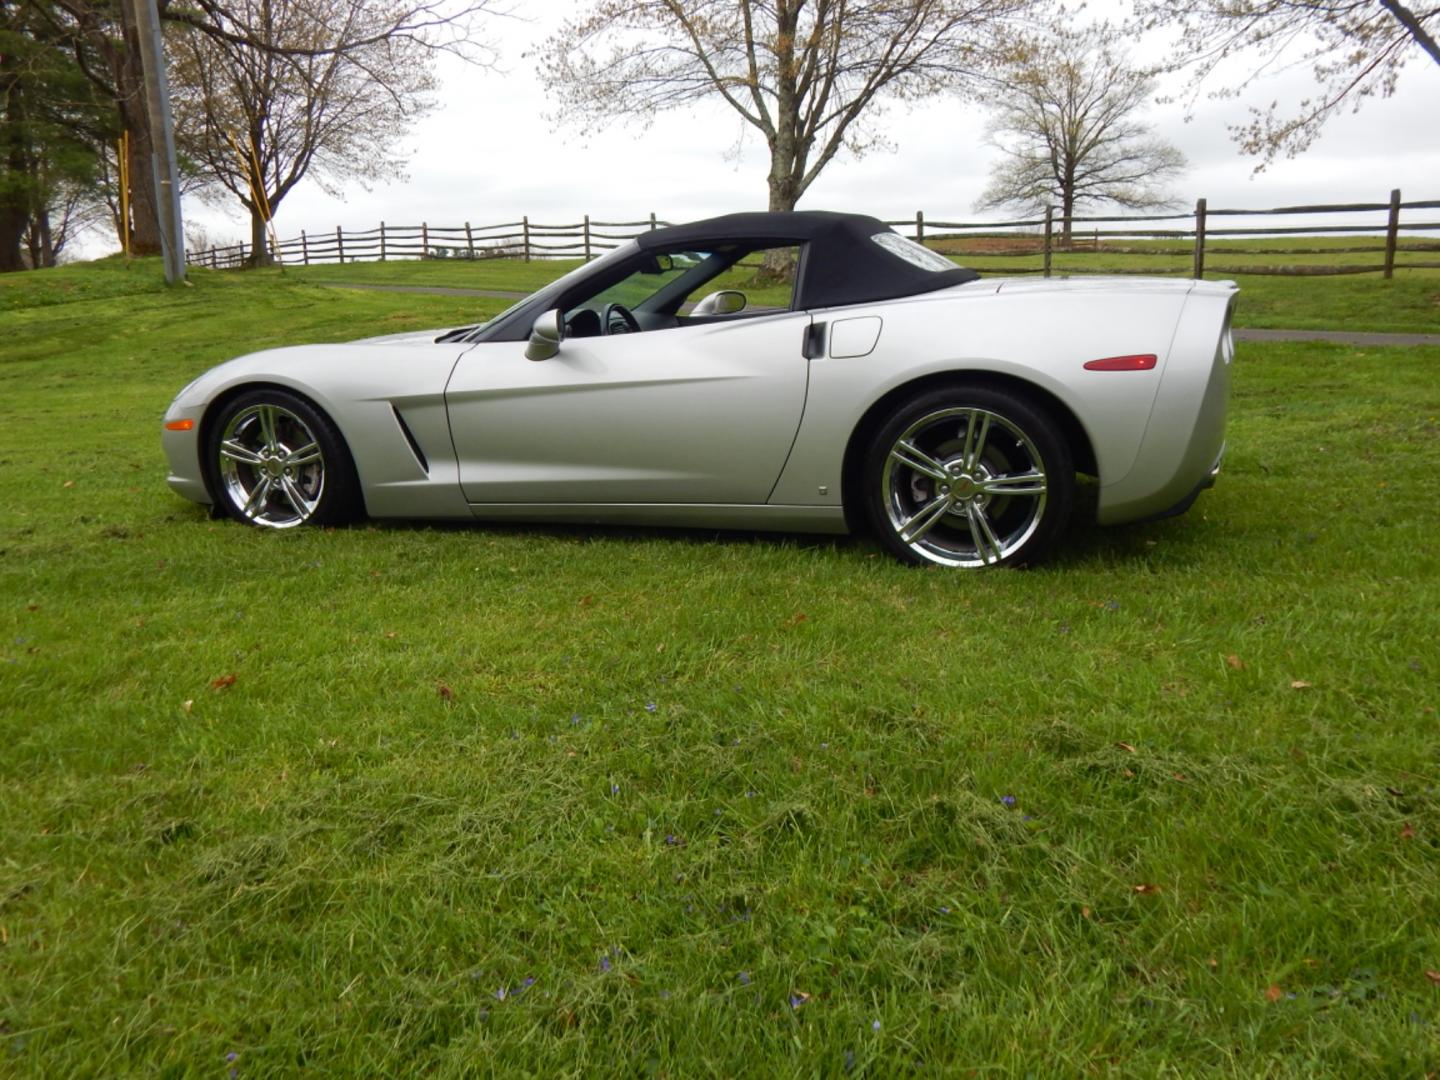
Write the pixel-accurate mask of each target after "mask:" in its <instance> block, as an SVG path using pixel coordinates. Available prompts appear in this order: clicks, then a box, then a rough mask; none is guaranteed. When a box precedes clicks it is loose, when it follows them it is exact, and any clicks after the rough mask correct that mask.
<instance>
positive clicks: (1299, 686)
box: [1290, 679, 1310, 690]
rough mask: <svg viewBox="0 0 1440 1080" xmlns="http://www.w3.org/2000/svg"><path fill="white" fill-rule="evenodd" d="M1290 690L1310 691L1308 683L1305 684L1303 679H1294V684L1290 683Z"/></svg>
mask: <svg viewBox="0 0 1440 1080" xmlns="http://www.w3.org/2000/svg"><path fill="white" fill-rule="evenodd" d="M1290 689H1291V690H1309V689H1310V684H1309V683H1308V682H1306V681H1305V680H1304V679H1296V680H1295V681H1294V682H1292V683H1291V684H1290Z"/></svg>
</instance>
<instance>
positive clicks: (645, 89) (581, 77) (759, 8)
mask: <svg viewBox="0 0 1440 1080" xmlns="http://www.w3.org/2000/svg"><path fill="white" fill-rule="evenodd" d="M1042 2H1043V0H598V2H595V3H593V4H592V5H591V6H590V8H589V10H588V12H585V13H582V14H581V15H579V16H578V17H576V18H574V19H572V20H570V21H569V22H567V23H566V24H565V25H564V26H563V27H562V28H561V29H560V31H559V32H558V33H557V34H555V35H554V36H553V37H552V38H550V39H549V40H548V41H547V42H546V43H545V45H544V46H543V48H542V51H541V59H542V61H543V63H542V64H541V65H540V66H541V69H542V71H544V72H547V73H548V77H549V82H550V89H551V92H552V94H553V95H554V96H555V98H556V99H557V102H558V105H559V115H560V116H561V117H563V118H566V119H569V120H572V121H575V122H577V123H585V124H593V123H595V122H596V120H597V119H599V120H602V121H603V120H608V119H612V118H630V119H639V120H641V121H642V122H643V121H648V120H650V119H651V118H652V117H654V116H655V114H657V113H659V112H663V111H665V110H668V109H677V108H685V107H688V106H690V105H692V104H694V103H695V102H697V101H701V100H705V99H711V98H718V99H719V100H721V101H723V102H725V103H726V104H727V105H728V106H729V107H730V108H731V109H733V110H734V111H735V112H736V113H737V114H739V116H740V117H741V118H742V119H743V120H744V122H745V123H746V124H748V125H750V126H751V127H754V128H756V129H757V130H759V131H760V133H761V134H762V135H764V137H765V144H766V146H767V147H768V148H769V151H770V171H769V176H768V178H767V180H768V184H769V196H770V197H769V208H770V209H771V210H793V209H794V208H795V203H796V201H797V200H798V199H799V198H800V197H801V196H802V195H803V194H804V193H805V191H806V189H807V188H809V187H810V185H811V184H812V183H814V181H815V178H816V177H817V176H819V175H820V173H821V170H823V169H824V168H825V166H826V165H828V164H829V163H830V161H831V160H833V159H834V157H835V156H836V154H838V153H839V152H840V151H841V150H842V149H844V150H848V151H850V152H851V153H853V154H856V155H859V154H862V153H864V152H865V150H867V149H869V148H871V147H873V146H874V145H876V143H878V142H882V141H883V140H882V139H881V137H880V136H879V134H878V133H877V132H876V130H875V128H874V126H873V123H867V120H872V121H873V118H874V115H875V113H876V108H877V106H878V105H879V103H880V102H882V101H883V100H885V99H887V98H888V99H890V100H906V99H913V98H917V97H920V96H923V95H926V94H932V93H937V92H941V91H959V92H964V91H967V90H969V91H973V90H974V89H975V88H976V87H977V85H979V83H980V81H981V80H982V79H983V78H984V76H985V74H986V73H987V72H989V71H990V70H991V69H992V68H993V67H994V65H995V63H996V62H997V61H1003V60H1004V59H1006V58H1008V57H1011V56H1014V55H1016V54H1017V52H1019V51H1020V46H1019V45H1018V44H1017V43H1016V42H1017V30H1018V29H1019V28H1020V24H1021V23H1022V21H1023V20H1024V19H1025V18H1026V17H1027V16H1028V15H1030V14H1031V13H1032V12H1034V11H1035V10H1036V9H1037V8H1038V7H1039V6H1040V5H1041V3H1042Z"/></svg>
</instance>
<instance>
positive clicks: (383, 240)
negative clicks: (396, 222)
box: [380, 221, 385, 262]
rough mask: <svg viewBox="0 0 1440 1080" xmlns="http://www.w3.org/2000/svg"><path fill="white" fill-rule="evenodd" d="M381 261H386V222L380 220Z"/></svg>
mask: <svg viewBox="0 0 1440 1080" xmlns="http://www.w3.org/2000/svg"><path fill="white" fill-rule="evenodd" d="M380 261H381V262H384V261H385V222H383V221H382V222H380Z"/></svg>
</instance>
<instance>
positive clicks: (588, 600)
mask: <svg viewBox="0 0 1440 1080" xmlns="http://www.w3.org/2000/svg"><path fill="white" fill-rule="evenodd" d="M593 603H595V597H593V596H582V597H580V606H581V607H589V606H590V605H591V604H593Z"/></svg>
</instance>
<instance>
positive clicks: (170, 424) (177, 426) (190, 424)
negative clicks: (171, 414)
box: [165, 420, 195, 431]
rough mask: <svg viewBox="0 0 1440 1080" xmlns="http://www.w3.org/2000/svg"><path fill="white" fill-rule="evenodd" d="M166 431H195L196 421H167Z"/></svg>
mask: <svg viewBox="0 0 1440 1080" xmlns="http://www.w3.org/2000/svg"><path fill="white" fill-rule="evenodd" d="M165 430H166V431H194V430H195V421H194V420H166V421H165Z"/></svg>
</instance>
